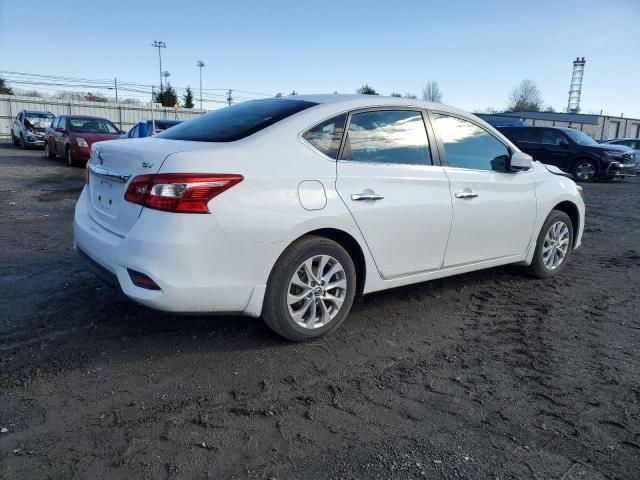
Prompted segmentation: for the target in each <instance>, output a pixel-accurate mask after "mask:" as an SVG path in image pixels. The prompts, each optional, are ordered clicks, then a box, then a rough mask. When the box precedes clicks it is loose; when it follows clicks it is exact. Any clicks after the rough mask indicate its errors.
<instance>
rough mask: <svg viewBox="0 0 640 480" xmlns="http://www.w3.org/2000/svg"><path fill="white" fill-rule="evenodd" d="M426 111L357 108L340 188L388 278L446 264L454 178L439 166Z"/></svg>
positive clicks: (350, 123)
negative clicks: (450, 193)
mask: <svg viewBox="0 0 640 480" xmlns="http://www.w3.org/2000/svg"><path fill="white" fill-rule="evenodd" d="M424 115H425V114H424V113H423V112H422V111H421V110H419V109H374V110H362V111H357V112H352V113H351V114H350V115H349V120H348V126H347V134H346V136H345V140H344V142H343V147H342V150H341V153H340V157H339V160H338V165H337V168H338V175H337V180H336V188H337V190H338V193H339V195H340V197H341V198H342V200H343V201H344V202H345V204H346V205H347V207H348V208H349V210H350V212H351V214H352V215H353V218H354V219H355V221H356V223H357V225H358V227H359V229H360V231H361V232H362V234H363V236H364V239H365V241H366V243H367V246H368V247H369V250H370V251H371V254H372V255H373V258H374V260H375V263H376V266H377V268H378V271H379V273H380V274H381V276H382V277H383V278H387V279H390V278H395V277H400V276H404V275H410V274H414V273H418V272H424V271H428V270H435V269H439V268H441V267H442V262H443V259H444V252H445V248H446V244H447V237H448V235H449V228H450V226H451V200H450V198H449V181H448V179H447V177H446V175H445V173H444V169H443V168H442V166H440V165H439V164H435V163H434V161H433V157H434V156H433V155H432V148H433V147H432V145H433V140H432V139H431V140H430V138H429V137H430V136H431V133H428V130H427V127H426V125H425V117H424Z"/></svg>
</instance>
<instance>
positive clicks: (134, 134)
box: [129, 125, 140, 138]
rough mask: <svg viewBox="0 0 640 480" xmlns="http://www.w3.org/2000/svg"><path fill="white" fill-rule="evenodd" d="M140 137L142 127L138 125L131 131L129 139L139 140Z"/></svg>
mask: <svg viewBox="0 0 640 480" xmlns="http://www.w3.org/2000/svg"><path fill="white" fill-rule="evenodd" d="M139 136H140V125H136V126H135V127H133V130H131V133H130V134H129V137H131V138H137V137H139Z"/></svg>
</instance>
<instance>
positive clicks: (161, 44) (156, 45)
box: [151, 40, 167, 93]
mask: <svg viewBox="0 0 640 480" xmlns="http://www.w3.org/2000/svg"><path fill="white" fill-rule="evenodd" d="M151 46H152V47H153V48H157V49H158V59H159V60H160V93H162V55H161V54H160V49H161V48H167V45H166V44H165V43H164V42H161V41H159V40H154V41H153V43H152V44H151Z"/></svg>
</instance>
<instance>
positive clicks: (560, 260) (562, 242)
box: [527, 210, 573, 278]
mask: <svg viewBox="0 0 640 480" xmlns="http://www.w3.org/2000/svg"><path fill="white" fill-rule="evenodd" d="M572 248H573V223H572V222H571V219H570V218H569V215H567V214H566V213H564V212H562V211H560V210H552V211H551V213H550V214H549V216H548V217H547V220H546V221H545V222H544V225H542V229H541V230H540V233H539V234H538V240H537V242H536V251H535V253H534V254H533V261H532V262H531V265H529V267H528V268H527V270H528V272H529V273H530V274H531V275H533V276H535V277H538V278H549V277H554V276H556V275H558V274H559V273H560V272H562V270H564V268H565V266H566V264H567V259H568V258H569V256H570V255H571V249H572Z"/></svg>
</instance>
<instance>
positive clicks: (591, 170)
mask: <svg viewBox="0 0 640 480" xmlns="http://www.w3.org/2000/svg"><path fill="white" fill-rule="evenodd" d="M595 175H596V169H595V167H594V166H593V164H592V163H591V162H582V163H579V164H578V165H577V166H576V177H578V179H579V180H584V181H589V180H591V179H593V177H594V176H595Z"/></svg>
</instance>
